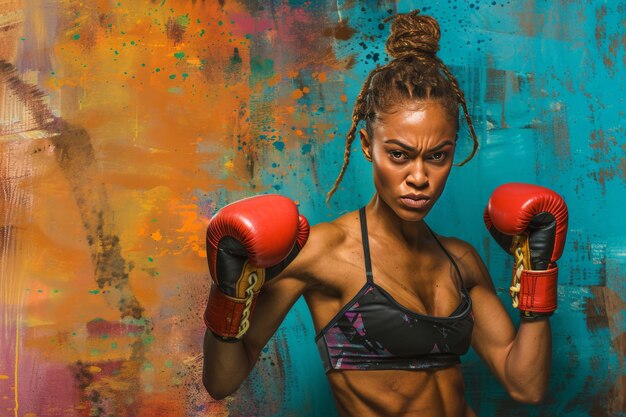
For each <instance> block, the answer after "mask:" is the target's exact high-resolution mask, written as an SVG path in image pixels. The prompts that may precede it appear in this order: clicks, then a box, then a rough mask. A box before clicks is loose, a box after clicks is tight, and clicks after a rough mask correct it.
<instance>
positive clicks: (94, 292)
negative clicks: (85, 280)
mask: <svg viewBox="0 0 626 417" xmlns="http://www.w3.org/2000/svg"><path fill="white" fill-rule="evenodd" d="M87 292H88V293H89V294H99V293H100V290H89V291H87Z"/></svg>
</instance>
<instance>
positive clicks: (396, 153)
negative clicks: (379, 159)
mask: <svg viewBox="0 0 626 417" xmlns="http://www.w3.org/2000/svg"><path fill="white" fill-rule="evenodd" d="M389 155H391V157H392V158H393V159H403V158H404V152H402V151H390V152H389Z"/></svg>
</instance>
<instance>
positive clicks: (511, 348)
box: [460, 243, 552, 404]
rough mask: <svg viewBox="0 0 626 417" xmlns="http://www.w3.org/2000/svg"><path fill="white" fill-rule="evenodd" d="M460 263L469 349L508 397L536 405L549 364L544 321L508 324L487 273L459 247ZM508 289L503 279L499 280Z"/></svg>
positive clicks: (473, 252) (471, 251)
mask: <svg viewBox="0 0 626 417" xmlns="http://www.w3.org/2000/svg"><path fill="white" fill-rule="evenodd" d="M465 245H466V250H465V251H464V252H465V254H464V255H463V256H462V258H461V259H460V261H461V264H462V266H463V269H464V271H463V275H464V280H465V281H466V284H467V285H468V286H471V289H470V296H471V298H472V305H473V314H474V332H473V334H472V346H473V347H474V349H475V350H476V352H477V353H478V355H479V356H480V357H481V358H482V359H483V360H484V361H485V363H486V364H487V366H489V368H490V369H491V371H492V372H493V373H494V375H495V376H496V377H497V378H498V380H500V382H501V383H502V385H503V386H504V387H505V389H506V390H507V392H508V393H509V395H510V396H511V398H513V399H514V400H516V401H520V402H523V403H530V404H536V403H538V402H540V401H541V400H542V399H543V397H544V396H545V393H546V390H547V388H548V380H549V376H550V365H551V362H552V335H551V332H550V320H549V318H548V317H545V318H540V319H535V320H533V321H527V320H524V319H522V320H521V323H520V326H519V328H518V329H517V331H515V327H514V326H513V322H512V321H511V318H510V317H509V314H508V312H507V311H506V309H505V308H504V305H503V304H502V302H501V301H500V299H499V298H498V296H497V294H496V291H495V287H494V285H493V282H492V280H491V277H490V275H489V272H488V270H487V268H486V266H485V264H484V263H483V261H482V259H481V258H480V256H479V255H478V253H477V252H476V250H475V249H474V248H473V247H472V246H471V245H469V244H467V243H465ZM505 281H506V282H507V286H508V278H506V279H505Z"/></svg>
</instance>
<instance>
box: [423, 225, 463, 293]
mask: <svg viewBox="0 0 626 417" xmlns="http://www.w3.org/2000/svg"><path fill="white" fill-rule="evenodd" d="M424 224H425V225H426V228H427V229H428V230H429V231H430V234H431V235H433V238H435V241H436V242H437V244H438V245H439V247H440V248H441V250H442V251H443V253H445V254H446V256H447V257H448V259H450V262H452V265H453V266H454V269H456V273H457V274H458V275H459V279H460V280H461V285H463V287H465V285H464V284H463V275H461V271H460V270H459V267H458V266H457V264H456V262H454V259H453V258H452V256H451V255H450V252H448V251H447V250H446V248H445V246H443V244H442V243H441V242H440V241H439V239H438V238H437V235H435V232H433V229H431V228H430V226H428V225H427V224H426V222H424Z"/></svg>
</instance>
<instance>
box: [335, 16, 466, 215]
mask: <svg viewBox="0 0 626 417" xmlns="http://www.w3.org/2000/svg"><path fill="white" fill-rule="evenodd" d="M390 20H391V21H392V23H391V34H390V36H389V38H388V39H387V43H386V44H385V50H386V51H387V54H388V55H389V56H390V57H391V58H393V59H392V60H391V61H390V62H389V63H388V64H386V65H384V66H381V67H378V68H376V69H375V70H373V71H372V72H370V74H369V75H368V76H367V79H366V80H365V83H364V84H363V87H362V88H361V91H360V92H359V95H358V96H357V99H356V102H355V104H354V109H353V112H352V125H351V126H350V130H349V131H348V134H347V136H346V147H345V151H344V155H343V165H342V166H341V171H340V172H339V175H338V176H337V179H336V180H335V183H334V184H333V187H332V189H331V190H330V191H329V192H328V193H327V194H326V203H327V204H328V203H329V202H330V199H331V198H332V196H333V195H334V194H335V192H336V191H337V188H338V187H339V183H341V180H342V179H343V176H344V174H345V173H346V170H347V168H348V164H349V162H350V153H351V152H350V149H351V147H352V143H353V142H354V140H355V138H356V132H357V126H358V124H359V122H360V121H361V120H365V122H366V129H367V130H368V133H370V135H371V132H370V131H369V129H370V128H371V126H372V123H373V122H376V120H377V119H378V116H379V115H380V114H382V113H387V112H390V111H393V110H394V109H398V108H399V107H401V106H404V105H406V104H409V103H410V104H415V103H418V104H419V103H425V102H428V101H435V102H437V103H439V104H440V105H441V106H443V108H444V109H445V111H446V113H447V115H448V116H449V117H450V121H451V122H453V123H455V124H456V128H457V130H458V119H459V104H460V105H461V108H462V109H463V114H464V116H465V120H466V121H467V124H468V126H469V129H470V133H471V135H472V140H473V148H472V152H471V154H470V155H469V156H468V157H467V158H465V159H464V160H463V162H461V163H460V164H457V165H458V166H461V165H464V164H465V163H467V162H468V161H469V160H470V159H472V157H474V155H475V154H476V151H477V149H478V138H477V136H476V132H475V130H474V124H473V123H472V119H471V117H470V115H469V112H468V111H467V103H466V102H465V95H464V94H463V91H462V90H461V88H460V87H459V84H458V82H457V80H456V78H455V77H454V75H452V73H451V72H450V70H449V69H448V67H446V65H445V64H444V63H443V61H441V59H440V58H439V57H437V52H438V51H439V39H440V36H441V32H440V29H439V23H437V20H435V19H434V18H432V17H430V16H424V15H420V14H419V10H414V11H412V12H409V13H406V14H398V15H395V16H391V17H388V18H387V19H385V20H384V21H385V22H388V21H390ZM377 74H380V76H378V77H374V76H375V75H377Z"/></svg>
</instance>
